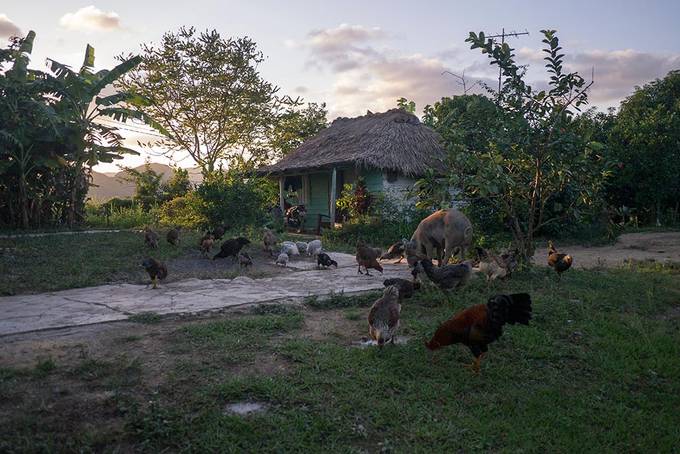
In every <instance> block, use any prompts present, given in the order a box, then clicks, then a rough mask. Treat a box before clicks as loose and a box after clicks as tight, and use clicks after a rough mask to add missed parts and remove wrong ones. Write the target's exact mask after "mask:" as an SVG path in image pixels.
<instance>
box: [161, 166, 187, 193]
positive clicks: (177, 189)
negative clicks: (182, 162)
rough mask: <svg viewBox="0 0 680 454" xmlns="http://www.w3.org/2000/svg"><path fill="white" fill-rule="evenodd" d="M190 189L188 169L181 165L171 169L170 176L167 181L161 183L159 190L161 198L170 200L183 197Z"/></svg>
mask: <svg viewBox="0 0 680 454" xmlns="http://www.w3.org/2000/svg"><path fill="white" fill-rule="evenodd" d="M189 191H191V180H189V171H188V170H187V169H182V168H181V167H174V168H173V169H172V176H171V177H170V178H169V179H168V181H167V182H165V183H163V185H161V192H162V194H163V200H172V199H174V198H176V197H184V196H185V195H187V193H189Z"/></svg>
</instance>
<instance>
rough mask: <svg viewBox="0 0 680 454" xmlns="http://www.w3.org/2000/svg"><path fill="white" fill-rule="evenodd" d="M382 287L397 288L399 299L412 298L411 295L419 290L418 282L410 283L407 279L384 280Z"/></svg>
mask: <svg viewBox="0 0 680 454" xmlns="http://www.w3.org/2000/svg"><path fill="white" fill-rule="evenodd" d="M383 285H384V286H385V287H389V286H390V285H394V286H395V287H397V288H398V289H399V299H403V298H410V297H412V296H413V293H414V292H415V291H416V290H418V289H419V288H420V282H411V281H409V280H408V279H401V278H399V277H395V278H392V279H385V280H384V281H383Z"/></svg>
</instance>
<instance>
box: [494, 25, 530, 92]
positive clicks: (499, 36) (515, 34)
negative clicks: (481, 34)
mask: <svg viewBox="0 0 680 454" xmlns="http://www.w3.org/2000/svg"><path fill="white" fill-rule="evenodd" d="M528 34H529V32H528V31H527V29H526V28H525V29H524V31H523V32H516V31H511V32H507V33H506V32H505V27H503V29H502V31H501V33H500V34H498V35H489V36H487V38H491V39H494V38H500V39H501V45H503V44H504V43H505V38H506V37H510V36H512V37H514V38H519V37H520V36H522V35H528ZM502 76H503V70H502V69H501V68H498V96H499V97H500V95H501V79H502Z"/></svg>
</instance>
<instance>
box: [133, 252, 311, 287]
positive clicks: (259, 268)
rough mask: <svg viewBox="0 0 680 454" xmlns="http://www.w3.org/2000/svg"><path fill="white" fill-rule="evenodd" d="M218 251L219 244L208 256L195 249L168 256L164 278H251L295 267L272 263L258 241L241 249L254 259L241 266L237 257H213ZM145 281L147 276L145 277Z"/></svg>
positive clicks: (304, 259)
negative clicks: (165, 276) (175, 256)
mask: <svg viewBox="0 0 680 454" xmlns="http://www.w3.org/2000/svg"><path fill="white" fill-rule="evenodd" d="M218 251H219V247H214V248H213V250H212V253H211V254H210V256H209V257H204V256H203V255H202V254H201V252H200V251H199V250H198V249H196V250H192V251H190V252H189V253H188V254H186V255H184V256H182V257H179V258H176V259H172V260H169V261H168V262H167V267H168V278H167V279H166V282H173V281H180V280H183V279H189V278H196V279H224V278H233V277H235V276H237V275H244V276H248V277H251V278H253V279H257V278H263V277H272V276H276V275H280V274H286V273H292V272H294V271H295V270H294V269H293V268H290V267H281V266H277V265H276V264H275V263H274V260H275V259H276V257H270V256H269V254H268V253H266V252H264V251H263V250H262V249H261V248H260V247H259V245H250V246H249V247H246V248H244V249H243V251H245V252H247V253H248V255H250V257H251V258H252V259H253V265H252V266H250V267H248V268H242V267H241V266H240V265H239V263H238V261H237V260H233V259H232V258H231V257H230V258H226V259H222V258H220V259H215V260H212V257H213V256H214V255H215V254H216V253H217V252H218ZM290 261H291V263H297V262H309V263H315V261H314V260H313V259H312V258H311V257H307V256H295V257H291V259H290ZM146 280H147V281H148V277H147V278H146Z"/></svg>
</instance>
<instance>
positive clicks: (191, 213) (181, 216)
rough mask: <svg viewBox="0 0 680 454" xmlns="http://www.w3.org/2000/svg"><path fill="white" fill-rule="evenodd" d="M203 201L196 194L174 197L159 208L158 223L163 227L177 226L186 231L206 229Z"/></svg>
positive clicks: (206, 222) (206, 221)
mask: <svg viewBox="0 0 680 454" xmlns="http://www.w3.org/2000/svg"><path fill="white" fill-rule="evenodd" d="M202 204H203V201H202V200H201V198H200V197H199V196H198V194H197V193H196V192H190V193H188V194H187V195H186V196H184V197H175V198H174V199H172V200H169V201H167V202H165V203H164V204H163V205H161V207H160V208H159V221H160V223H161V224H163V225H173V226H175V225H179V226H181V227H184V228H187V229H200V228H204V227H207V225H208V219H207V218H206V217H205V216H204V214H203V207H202Z"/></svg>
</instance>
